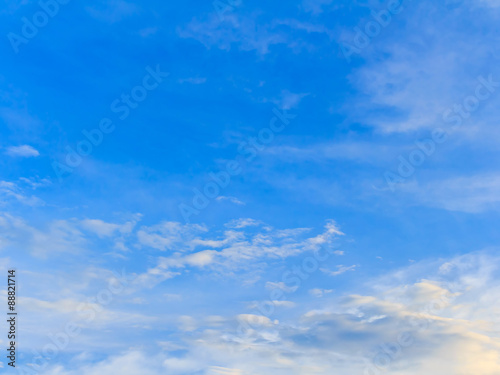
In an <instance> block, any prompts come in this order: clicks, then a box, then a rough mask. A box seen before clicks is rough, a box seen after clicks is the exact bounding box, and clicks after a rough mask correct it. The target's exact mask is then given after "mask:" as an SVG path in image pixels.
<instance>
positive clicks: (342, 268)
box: [321, 265, 357, 276]
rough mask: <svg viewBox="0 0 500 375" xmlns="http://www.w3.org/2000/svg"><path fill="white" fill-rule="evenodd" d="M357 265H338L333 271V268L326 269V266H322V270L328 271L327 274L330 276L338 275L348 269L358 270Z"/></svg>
mask: <svg viewBox="0 0 500 375" xmlns="http://www.w3.org/2000/svg"><path fill="white" fill-rule="evenodd" d="M356 267H357V266H356V265H352V266H342V265H340V266H337V270H335V271H331V270H328V269H325V268H321V271H322V272H324V273H326V274H327V275H330V276H338V275H342V274H343V273H345V272H347V271H355V270H356Z"/></svg>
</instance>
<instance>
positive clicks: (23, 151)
mask: <svg viewBox="0 0 500 375" xmlns="http://www.w3.org/2000/svg"><path fill="white" fill-rule="evenodd" d="M5 153H6V154H7V155H8V156H11V157H14V158H33V157H37V156H40V152H38V150H37V149H35V148H34V147H32V146H29V145H21V146H10V147H7V149H6V150H5Z"/></svg>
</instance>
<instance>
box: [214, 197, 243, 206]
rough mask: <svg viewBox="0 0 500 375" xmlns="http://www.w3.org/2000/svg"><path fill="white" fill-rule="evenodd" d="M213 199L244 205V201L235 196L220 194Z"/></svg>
mask: <svg viewBox="0 0 500 375" xmlns="http://www.w3.org/2000/svg"><path fill="white" fill-rule="evenodd" d="M215 200H216V201H218V202H222V201H229V202H231V203H234V204H237V205H239V206H244V205H245V202H242V201H240V200H239V199H238V198H236V197H225V196H223V195H221V196H218V197H217V198H216V199H215Z"/></svg>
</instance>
